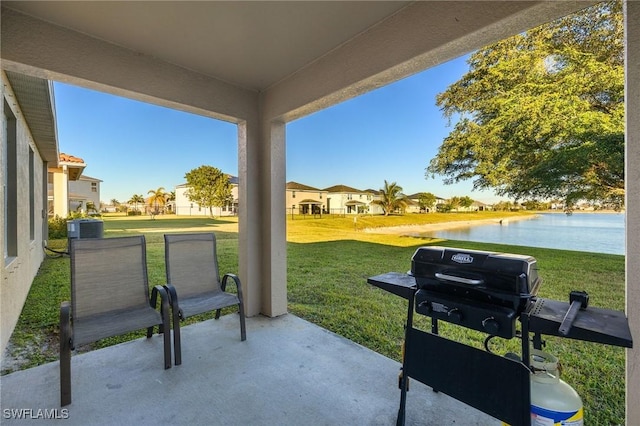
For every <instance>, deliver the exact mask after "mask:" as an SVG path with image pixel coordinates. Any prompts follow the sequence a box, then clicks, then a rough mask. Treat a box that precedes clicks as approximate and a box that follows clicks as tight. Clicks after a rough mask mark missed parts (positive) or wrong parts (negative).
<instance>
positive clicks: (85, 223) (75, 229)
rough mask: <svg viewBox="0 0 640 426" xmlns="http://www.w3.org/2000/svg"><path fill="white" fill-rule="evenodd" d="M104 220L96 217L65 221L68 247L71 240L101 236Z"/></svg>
mask: <svg viewBox="0 0 640 426" xmlns="http://www.w3.org/2000/svg"><path fill="white" fill-rule="evenodd" d="M103 235H104V222H103V221H101V220H98V219H74V220H70V221H68V222H67V238H68V240H69V241H68V243H69V246H68V247H69V248H71V240H74V239H81V238H102V237H103Z"/></svg>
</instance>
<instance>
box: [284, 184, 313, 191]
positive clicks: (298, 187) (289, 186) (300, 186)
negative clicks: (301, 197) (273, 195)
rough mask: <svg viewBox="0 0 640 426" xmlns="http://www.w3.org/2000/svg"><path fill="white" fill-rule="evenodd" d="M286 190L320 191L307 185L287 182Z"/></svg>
mask: <svg viewBox="0 0 640 426" xmlns="http://www.w3.org/2000/svg"><path fill="white" fill-rule="evenodd" d="M287 189H295V190H298V191H320V189H318V188H314V187H312V186H308V185H303V184H301V183H298V182H287Z"/></svg>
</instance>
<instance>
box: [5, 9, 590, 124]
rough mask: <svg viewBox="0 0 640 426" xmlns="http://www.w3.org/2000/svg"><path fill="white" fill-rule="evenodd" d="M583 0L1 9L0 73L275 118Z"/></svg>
mask: <svg viewBox="0 0 640 426" xmlns="http://www.w3.org/2000/svg"><path fill="white" fill-rule="evenodd" d="M593 3H595V2H593V1H579V0H571V1H410V2H405V1H304V2H293V1H266V2H229V1H221V2H217V1H202V2H183V1H145V2H122V1H118V2H111V1H90V2H69V1H33V2H25V1H3V2H2V24H1V30H2V34H1V40H2V49H1V53H2V67H3V68H4V69H9V70H11V71H16V72H20V73H24V74H29V75H36V76H38V77H42V78H47V79H55V80H58V81H62V82H68V83H73V84H77V85H81V86H84V87H89V88H92V89H96V90H102V91H106V92H109V93H112V94H116V95H121V96H128V97H133V98H135V99H138V100H142V101H146V102H153V103H156V104H160V105H163V106H166V107H170V108H179V109H182V110H186V111H190V112H195V113H198V114H203V115H207V116H211V117H214V118H220V119H223V120H228V121H232V122H240V121H243V120H245V119H247V118H248V117H249V116H250V115H251V114H253V113H255V103H256V101H257V100H258V99H260V102H261V103H262V109H261V111H262V112H261V113H262V114H263V115H264V117H266V118H267V119H278V120H283V121H285V122H287V121H291V120H294V119H297V118H299V117H302V116H304V115H308V114H311V113H313V112H315V111H318V110H321V109H323V108H326V107H328V106H331V105H334V104H336V103H338V102H342V101H344V100H346V99H350V98H353V97H355V96H358V95H360V94H362V93H365V92H368V91H370V90H373V89H375V88H378V87H381V86H384V85H386V84H389V83H391V82H393V81H397V80H399V79H401V78H404V77H407V76H409V75H412V74H415V73H417V72H420V71H423V70H425V69H427V68H430V67H434V66H437V65H439V64H441V63H443V62H446V61H448V60H450V59H453V58H456V57H458V56H460V55H463V54H466V53H468V52H470V51H473V50H475V49H477V48H480V47H482V46H484V45H486V44H488V43H492V42H495V41H498V40H500V39H502V38H504V37H508V36H510V35H513V34H517V33H519V32H521V31H524V30H526V29H528V28H531V27H533V26H536V25H540V24H543V23H545V22H548V21H549V20H552V19H554V18H558V17H561V16H564V15H566V14H568V13H571V12H575V11H577V10H579V9H582V8H585V7H588V6H589V5H591V4H593Z"/></svg>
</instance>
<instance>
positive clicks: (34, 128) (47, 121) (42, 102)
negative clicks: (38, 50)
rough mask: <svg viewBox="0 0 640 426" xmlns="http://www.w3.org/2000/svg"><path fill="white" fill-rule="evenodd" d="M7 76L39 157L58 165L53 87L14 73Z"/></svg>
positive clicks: (48, 83) (41, 80)
mask: <svg viewBox="0 0 640 426" xmlns="http://www.w3.org/2000/svg"><path fill="white" fill-rule="evenodd" d="M6 74H7V78H8V80H9V84H11V88H12V89H13V93H14V94H15V97H16V101H17V102H18V106H19V107H20V110H21V111H22V115H23V116H24V119H25V121H26V123H27V126H29V130H30V132H31V136H32V137H33V140H34V142H35V144H36V146H37V147H38V151H39V152H40V156H41V157H42V159H43V160H44V161H48V162H50V163H51V164H52V165H54V166H55V165H57V164H58V132H57V128H56V116H55V103H54V100H53V86H52V84H51V83H50V82H49V81H47V80H43V79H41V78H36V77H30V76H27V75H23V74H18V73H15V72H10V71H7V72H6Z"/></svg>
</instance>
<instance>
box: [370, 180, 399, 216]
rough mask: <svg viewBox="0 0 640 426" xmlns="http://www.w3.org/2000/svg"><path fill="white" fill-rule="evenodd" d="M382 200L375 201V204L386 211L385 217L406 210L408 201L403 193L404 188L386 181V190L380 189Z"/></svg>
mask: <svg viewBox="0 0 640 426" xmlns="http://www.w3.org/2000/svg"><path fill="white" fill-rule="evenodd" d="M380 195H381V198H380V199H379V200H373V201H372V203H373V204H377V205H379V206H381V207H382V209H383V210H384V215H385V216H389V213H391V212H392V211H394V210H396V209H399V208H405V207H406V206H407V199H406V197H405V196H404V194H403V193H402V187H401V186H399V185H398V184H396V183H395V182H392V183H389V182H387V181H386V180H385V181H384V188H381V189H380Z"/></svg>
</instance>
